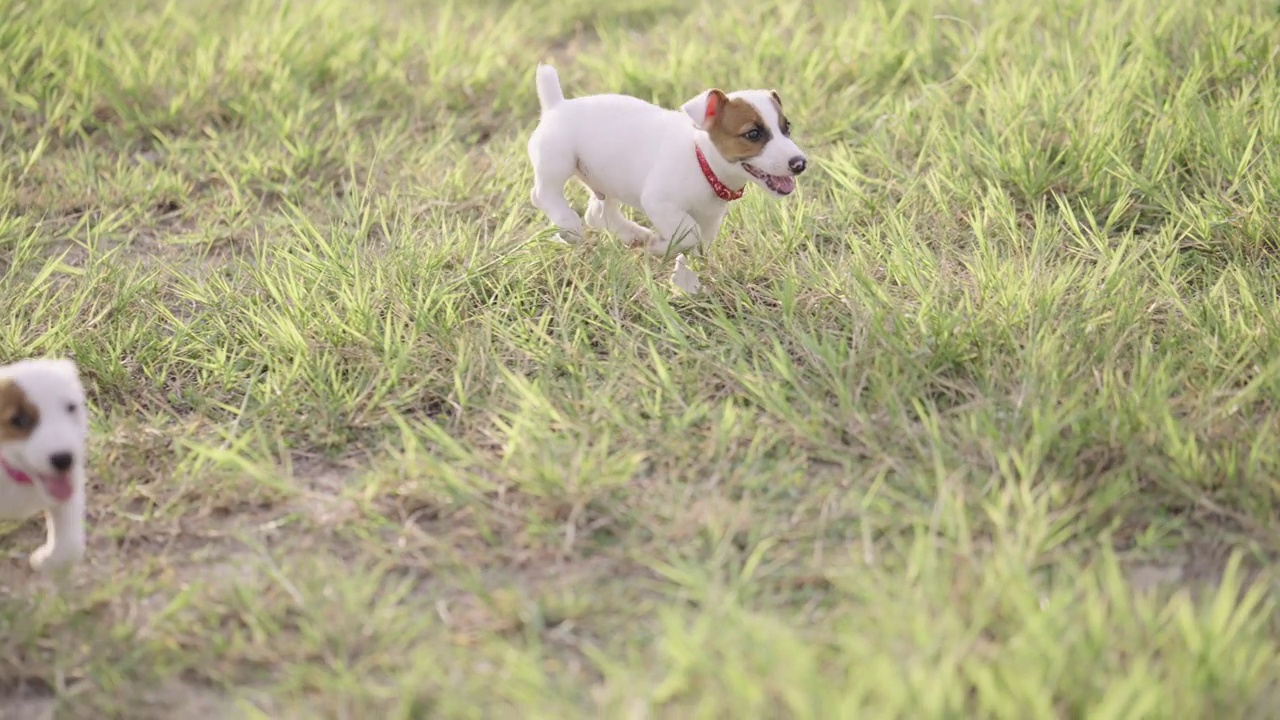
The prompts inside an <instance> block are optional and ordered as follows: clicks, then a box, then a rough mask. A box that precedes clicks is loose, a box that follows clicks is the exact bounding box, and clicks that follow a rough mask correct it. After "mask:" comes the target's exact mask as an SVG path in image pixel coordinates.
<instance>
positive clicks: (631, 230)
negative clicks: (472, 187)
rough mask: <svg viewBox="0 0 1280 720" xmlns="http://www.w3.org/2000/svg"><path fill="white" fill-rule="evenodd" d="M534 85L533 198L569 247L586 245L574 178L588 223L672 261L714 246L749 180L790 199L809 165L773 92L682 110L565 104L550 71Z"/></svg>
mask: <svg viewBox="0 0 1280 720" xmlns="http://www.w3.org/2000/svg"><path fill="white" fill-rule="evenodd" d="M536 85H537V89H538V102H539V103H540V104H541V106H542V113H541V120H540V121H539V123H538V127H537V128H535V129H534V131H533V135H532V136H531V137H530V138H529V159H530V160H531V161H532V162H533V174H534V180H533V192H532V194H531V195H532V198H533V204H534V205H536V206H537V207H538V209H540V210H542V211H543V212H544V213H546V214H547V217H548V218H550V220H551V222H553V223H555V225H556V227H557V228H558V230H559V233H560V237H561V238H563V239H564V240H565V241H566V242H577V241H578V240H580V239H581V238H582V219H581V218H579V217H578V214H577V213H576V212H574V210H573V208H571V207H570V206H569V203H568V201H567V200H565V196H564V186H565V183H566V182H568V180H569V178H571V177H577V178H578V179H579V180H581V181H582V183H583V184H584V185H586V186H587V189H588V190H590V191H591V200H590V202H589V205H588V206H587V214H586V224H587V225H589V226H590V227H594V228H601V229H604V230H608V231H610V232H614V233H617V234H618V236H619V237H620V238H621V239H622V240H623V242H625V243H627V244H628V245H631V246H638V245H644V246H645V247H646V248H647V249H648V250H649V251H650V252H652V253H655V254H666V253H667V252H668V250H670V249H674V250H676V251H683V250H690V251H692V250H698V249H701V247H702V246H703V245H704V244H709V243H710V242H711V241H712V240H713V239H715V237H716V235H717V234H718V233H719V232H720V223H721V221H723V220H724V215H725V212H726V211H727V210H728V204H729V201H731V200H736V199H738V198H739V197H741V196H742V191H743V189H744V188H745V187H746V185H747V183H748V182H749V181H755V182H756V183H757V184H759V185H760V186H762V187H764V188H765V189H766V190H768V191H769V192H770V193H771V194H773V195H774V196H777V197H783V196H786V195H790V194H791V193H792V191H794V190H795V187H796V181H795V176H796V175H799V174H800V173H802V172H804V169H805V165H806V163H807V160H806V159H805V156H804V153H803V152H801V151H800V148H799V147H798V146H797V145H796V144H795V143H794V142H792V141H791V138H790V135H791V127H790V123H788V122H787V118H786V117H785V116H784V115H783V113H782V99H781V98H780V97H778V93H776V92H774V91H771V90H740V91H738V92H733V93H728V94H725V93H724V92H721V91H720V90H716V89H711V90H706V91H704V92H702V93H700V94H699V95H698V96H697V97H695V98H693V99H692V100H689V101H688V102H686V103H685V104H684V105H683V106H682V108H681V110H679V111H677V110H667V109H664V108H661V107H658V106H657V105H653V104H651V103H647V102H645V101H643V100H641V99H639V98H635V97H630V96H628V95H614V94H609V95H587V96H583V97H577V98H573V99H568V100H566V99H565V97H564V93H563V92H562V91H561V89H560V77H559V75H558V74H557V73H556V71H555V68H553V67H551V66H550V65H539V66H538V69H537V72H536ZM622 204H626V205H629V206H631V207H633V208H636V209H638V210H641V211H643V212H644V214H645V215H647V216H648V217H649V220H650V221H651V222H652V223H653V226H654V228H655V229H656V230H657V235H656V236H655V234H654V233H653V232H651V231H649V230H647V229H645V228H643V227H641V226H640V225H637V224H636V223H634V222H631V221H630V220H628V219H626V218H625V217H624V216H623V215H622V208H621V205H622Z"/></svg>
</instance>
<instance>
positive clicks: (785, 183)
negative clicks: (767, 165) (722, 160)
mask: <svg viewBox="0 0 1280 720" xmlns="http://www.w3.org/2000/svg"><path fill="white" fill-rule="evenodd" d="M742 169H743V170H746V171H747V172H748V173H751V177H753V178H755V179H757V180H759V181H760V182H761V183H762V184H763V185H764V186H765V187H766V188H768V189H769V190H770V191H771V192H773V193H776V194H778V195H783V196H786V195H790V194H791V193H792V192H794V191H795V189H796V179H795V178H794V177H793V176H790V175H770V174H769V173H767V172H765V171H763V170H761V169H760V168H758V167H756V166H755V165H751V164H750V163H742Z"/></svg>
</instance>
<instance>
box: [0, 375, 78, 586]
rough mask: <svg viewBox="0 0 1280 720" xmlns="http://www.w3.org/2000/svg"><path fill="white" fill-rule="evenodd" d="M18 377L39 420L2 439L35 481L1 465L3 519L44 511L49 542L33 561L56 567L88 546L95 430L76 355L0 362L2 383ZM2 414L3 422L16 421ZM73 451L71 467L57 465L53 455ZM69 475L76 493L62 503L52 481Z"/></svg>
mask: <svg viewBox="0 0 1280 720" xmlns="http://www.w3.org/2000/svg"><path fill="white" fill-rule="evenodd" d="M4 381H12V382H14V383H16V384H17V385H18V387H19V388H21V389H22V392H23V393H24V394H25V395H26V396H27V399H28V400H29V401H30V402H31V404H32V405H34V406H35V407H36V408H38V410H39V415H40V418H39V421H38V422H37V423H36V426H35V428H34V429H33V430H32V432H31V434H30V436H29V437H27V438H26V439H25V440H20V441H7V442H6V441H0V457H3V458H4V461H5V462H6V463H7V464H8V465H9V466H11V467H13V468H15V469H17V470H19V471H21V472H24V473H26V474H27V475H28V476H30V478H31V479H32V482H31V483H30V484H20V483H18V482H16V481H15V480H14V479H13V478H12V477H11V476H10V475H9V473H8V472H7V471H6V470H5V469H4V468H0V519H3V520H23V519H26V518H29V517H31V516H33V515H35V514H36V513H39V512H44V515H45V524H46V535H47V538H46V540H45V544H44V545H43V546H42V547H40V548H39V549H38V550H36V551H35V552H34V553H32V554H31V566H32V567H33V568H35V569H37V570H52V569H57V568H63V567H66V566H70V565H72V564H74V563H76V562H78V561H79V560H80V558H81V557H83V555H84V550H85V474H86V473H85V461H86V457H85V456H86V453H87V445H88V435H89V417H88V407H87V405H86V403H85V393H84V387H83V386H82V385H81V383H80V373H79V370H78V369H77V368H76V365H75V363H74V362H72V361H71V360H64V359H32V360H21V361H18V362H16V363H13V364H11V365H6V366H3V367H0V382H4ZM12 421H13V418H11V417H0V423H9V422H12ZM62 453H70V454H71V458H72V459H71V466H70V468H69V469H68V470H66V471H65V472H63V471H59V470H58V469H57V468H55V467H54V466H53V460H52V458H53V456H54V455H57V454H62ZM58 475H63V476H64V477H68V479H69V480H70V482H71V487H72V495H71V497H70V498H68V499H67V500H65V501H63V502H59V501H58V500H57V499H55V498H54V497H53V495H51V494H50V493H49V491H48V489H47V486H46V481H47V479H48V478H52V477H55V476H58Z"/></svg>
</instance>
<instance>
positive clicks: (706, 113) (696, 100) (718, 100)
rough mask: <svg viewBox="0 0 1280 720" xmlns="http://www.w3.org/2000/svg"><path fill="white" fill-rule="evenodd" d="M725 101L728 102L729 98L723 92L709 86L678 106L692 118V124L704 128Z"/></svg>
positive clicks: (716, 114) (713, 118)
mask: <svg viewBox="0 0 1280 720" xmlns="http://www.w3.org/2000/svg"><path fill="white" fill-rule="evenodd" d="M727 102H729V98H728V97H726V96H725V94H724V93H723V92H721V91H720V90H718V89H716V88H711V89H710V90H704V91H703V92H701V93H698V94H697V95H696V96H694V97H693V98H692V99H690V100H689V102H687V103H685V104H684V105H682V106H680V109H681V110H684V112H685V114H686V115H688V116H689V117H690V118H692V119H693V124H694V125H697V126H698V127H699V128H700V129H702V130H706V129H708V128H710V127H711V125H712V123H714V122H715V119H716V118H717V117H718V116H719V115H720V111H722V110H724V106H725V103H727Z"/></svg>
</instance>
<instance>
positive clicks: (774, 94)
mask: <svg viewBox="0 0 1280 720" xmlns="http://www.w3.org/2000/svg"><path fill="white" fill-rule="evenodd" d="M769 97H771V98H773V106H774V107H775V108H777V109H778V129H779V130H781V131H782V134H783V135H790V134H791V123H790V122H789V121H788V120H787V116H786V115H783V114H782V96H781V95H778V91H777V90H770V91H769Z"/></svg>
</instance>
